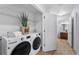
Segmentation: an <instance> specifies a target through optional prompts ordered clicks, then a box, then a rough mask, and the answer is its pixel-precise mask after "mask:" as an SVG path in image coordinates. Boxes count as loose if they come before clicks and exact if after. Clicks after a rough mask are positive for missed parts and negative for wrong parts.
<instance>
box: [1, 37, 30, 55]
mask: <svg viewBox="0 0 79 59" xmlns="http://www.w3.org/2000/svg"><path fill="white" fill-rule="evenodd" d="M30 43H31V40H30V39H29V40H27V39H25V38H24V37H23V36H19V37H5V36H0V44H1V45H0V47H1V48H0V54H1V55H29V54H30V52H31V44H30Z"/></svg>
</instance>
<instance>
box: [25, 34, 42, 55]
mask: <svg viewBox="0 0 79 59" xmlns="http://www.w3.org/2000/svg"><path fill="white" fill-rule="evenodd" d="M25 37H26V39H27V40H31V42H30V43H31V52H30V55H35V54H37V53H38V52H39V51H40V48H41V36H40V34H39V33H30V34H27V35H25Z"/></svg>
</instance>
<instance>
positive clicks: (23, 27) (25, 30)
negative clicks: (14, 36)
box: [19, 13, 29, 34]
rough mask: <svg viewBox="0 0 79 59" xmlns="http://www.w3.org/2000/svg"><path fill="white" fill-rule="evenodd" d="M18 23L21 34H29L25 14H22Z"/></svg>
mask: <svg viewBox="0 0 79 59" xmlns="http://www.w3.org/2000/svg"><path fill="white" fill-rule="evenodd" d="M19 19H20V22H21V28H20V30H21V32H22V33H23V34H24V33H28V32H29V27H28V16H26V14H24V13H23V14H22V15H21V16H20V17H19Z"/></svg>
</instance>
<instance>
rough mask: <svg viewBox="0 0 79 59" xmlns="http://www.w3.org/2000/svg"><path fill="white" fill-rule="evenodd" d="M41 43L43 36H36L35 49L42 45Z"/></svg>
mask: <svg viewBox="0 0 79 59" xmlns="http://www.w3.org/2000/svg"><path fill="white" fill-rule="evenodd" d="M40 44H41V38H40V37H36V38H35V39H34V41H33V49H34V50H37V49H38V48H39V47H40Z"/></svg>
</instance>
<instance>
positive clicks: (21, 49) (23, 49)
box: [11, 41, 31, 55]
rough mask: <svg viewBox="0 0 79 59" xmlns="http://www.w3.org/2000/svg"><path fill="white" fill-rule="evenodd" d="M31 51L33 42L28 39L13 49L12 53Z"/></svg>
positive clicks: (25, 53)
mask: <svg viewBox="0 0 79 59" xmlns="http://www.w3.org/2000/svg"><path fill="white" fill-rule="evenodd" d="M30 51H31V44H30V43H29V42H27V41H25V42H22V43H20V44H19V45H17V46H16V47H15V48H14V50H13V51H12V53H11V55H29V53H30Z"/></svg>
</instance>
